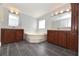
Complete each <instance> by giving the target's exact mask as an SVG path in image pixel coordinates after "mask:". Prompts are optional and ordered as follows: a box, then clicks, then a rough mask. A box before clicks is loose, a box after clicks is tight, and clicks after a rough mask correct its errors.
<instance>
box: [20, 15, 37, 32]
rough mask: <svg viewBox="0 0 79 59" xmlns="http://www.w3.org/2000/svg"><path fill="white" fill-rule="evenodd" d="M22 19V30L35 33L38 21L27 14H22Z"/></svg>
mask: <svg viewBox="0 0 79 59" xmlns="http://www.w3.org/2000/svg"><path fill="white" fill-rule="evenodd" d="M20 19H21V22H22V28H23V29H24V30H25V32H26V33H27V32H35V31H36V27H37V20H36V19H35V18H33V17H31V16H28V15H26V14H21V15H20Z"/></svg>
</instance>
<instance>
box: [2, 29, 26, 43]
mask: <svg viewBox="0 0 79 59" xmlns="http://www.w3.org/2000/svg"><path fill="white" fill-rule="evenodd" d="M23 34H24V33H23V29H1V44H7V43H12V42H18V41H22V40H23Z"/></svg>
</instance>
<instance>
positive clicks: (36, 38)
mask: <svg viewBox="0 0 79 59" xmlns="http://www.w3.org/2000/svg"><path fill="white" fill-rule="evenodd" d="M26 40H27V41H28V42H30V43H41V42H43V41H46V34H44V33H26Z"/></svg>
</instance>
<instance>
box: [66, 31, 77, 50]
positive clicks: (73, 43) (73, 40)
mask: <svg viewBox="0 0 79 59" xmlns="http://www.w3.org/2000/svg"><path fill="white" fill-rule="evenodd" d="M67 48H69V49H70V50H72V51H78V40H77V34H76V33H72V32H68V33H67Z"/></svg>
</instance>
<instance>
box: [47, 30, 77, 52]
mask: <svg viewBox="0 0 79 59" xmlns="http://www.w3.org/2000/svg"><path fill="white" fill-rule="evenodd" d="M47 33H48V34H47V41H48V42H49V43H52V44H56V45H58V46H61V47H65V48H68V49H70V50H72V51H76V52H77V51H78V39H77V34H76V33H72V32H71V31H60V30H48V32H47Z"/></svg>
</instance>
